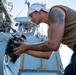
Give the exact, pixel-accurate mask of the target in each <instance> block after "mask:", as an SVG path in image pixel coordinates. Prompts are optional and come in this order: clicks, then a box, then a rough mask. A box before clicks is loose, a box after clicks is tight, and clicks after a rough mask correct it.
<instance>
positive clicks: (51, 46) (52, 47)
mask: <svg viewBox="0 0 76 75" xmlns="http://www.w3.org/2000/svg"><path fill="white" fill-rule="evenodd" d="M59 46H60V44H57V43H56V42H52V43H49V49H50V51H58V49H59Z"/></svg>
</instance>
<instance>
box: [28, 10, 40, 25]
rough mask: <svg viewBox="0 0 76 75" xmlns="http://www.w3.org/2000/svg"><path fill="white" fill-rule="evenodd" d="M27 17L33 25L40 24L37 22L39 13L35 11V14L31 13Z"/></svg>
mask: <svg viewBox="0 0 76 75" xmlns="http://www.w3.org/2000/svg"><path fill="white" fill-rule="evenodd" d="M29 17H30V20H31V21H32V22H33V23H35V24H39V23H40V22H39V12H37V11H35V12H33V13H31V14H30V15H29Z"/></svg>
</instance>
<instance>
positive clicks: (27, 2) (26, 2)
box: [25, 0, 30, 8]
mask: <svg viewBox="0 0 76 75" xmlns="http://www.w3.org/2000/svg"><path fill="white" fill-rule="evenodd" d="M25 4H27V5H28V8H29V6H30V2H29V1H28V0H25Z"/></svg>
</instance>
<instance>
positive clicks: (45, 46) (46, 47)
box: [27, 40, 57, 52]
mask: <svg viewBox="0 0 76 75" xmlns="http://www.w3.org/2000/svg"><path fill="white" fill-rule="evenodd" d="M27 50H34V51H42V52H47V51H56V50H57V48H56V46H55V44H54V43H53V42H50V41H49V40H48V41H45V42H42V43H39V44H32V45H27Z"/></svg>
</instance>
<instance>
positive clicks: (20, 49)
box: [13, 38, 27, 55]
mask: <svg viewBox="0 0 76 75" xmlns="http://www.w3.org/2000/svg"><path fill="white" fill-rule="evenodd" d="M14 43H15V44H18V45H19V46H18V47H16V48H14V49H13V52H14V54H15V55H21V54H22V53H25V51H26V47H27V46H26V44H25V39H23V38H22V41H20V42H16V41H15V42H14Z"/></svg>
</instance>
